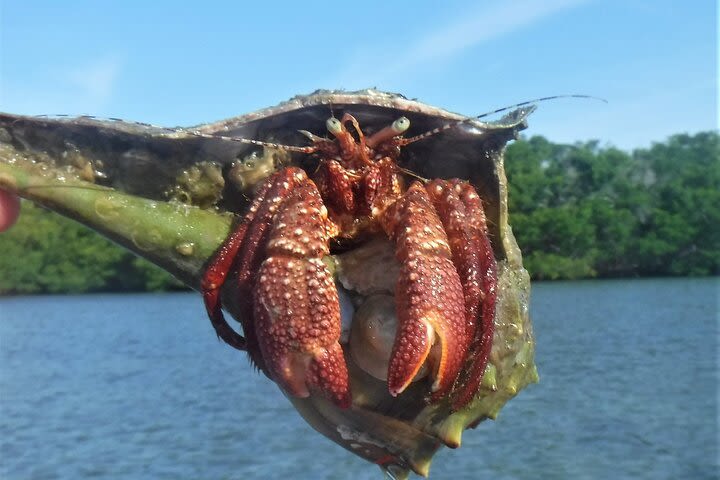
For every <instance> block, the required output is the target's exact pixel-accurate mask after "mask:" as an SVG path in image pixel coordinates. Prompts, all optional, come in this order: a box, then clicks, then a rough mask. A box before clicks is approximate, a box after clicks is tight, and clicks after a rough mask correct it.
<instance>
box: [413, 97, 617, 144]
mask: <svg viewBox="0 0 720 480" xmlns="http://www.w3.org/2000/svg"><path fill="white" fill-rule="evenodd" d="M558 98H584V99H590V100H599V101H601V102H604V103H608V101H607V100H605V99H604V98H600V97H595V96H593V95H582V94H569V95H551V96H549V97H540V98H534V99H532V100H526V101H524V102H520V103H516V104H514V105H508V106H507V107H502V108H498V109H497V110H493V111H491V112H485V113H481V114H480V115H476V116H474V117H467V118H464V119H462V120H456V121H454V122H450V123H446V124H445V125H443V126H441V127H437V128H433V129H432V130H428V131H427V132H424V133H421V134H420V135H415V136H414V137H408V138H406V139H404V140H403V142H402V145H408V144H410V143H413V142H417V141H418V140H422V139H424V138H427V137H431V136H433V135H436V134H438V133H440V132H444V131H445V130H449V129H451V128H455V127H457V126H458V125H462V124H463V123H469V122H472V121H474V120H477V119H480V118H485V117H489V116H490V115H495V114H496V113H501V112H506V111H508V110H512V109H514V108H520V107H524V106H525V105H532V104H535V103H540V102H547V101H548V100H557V99H558Z"/></svg>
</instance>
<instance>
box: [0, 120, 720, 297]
mask: <svg viewBox="0 0 720 480" xmlns="http://www.w3.org/2000/svg"><path fill="white" fill-rule="evenodd" d="M505 166H506V170H507V174H508V180H509V183H510V198H509V202H510V220H511V223H512V226H513V232H514V233H515V236H516V237H517V240H518V243H519V245H520V247H521V248H522V250H523V253H524V258H525V266H526V267H527V269H528V270H529V271H530V273H531V275H532V276H533V277H534V278H536V279H575V278H590V277H611V276H638V275H717V274H718V273H720V207H718V206H719V205H720V138H719V136H718V134H717V133H716V132H704V133H699V134H696V135H675V136H672V137H670V138H669V139H668V140H667V141H666V142H663V143H658V144H655V145H653V146H652V147H651V148H649V149H642V150H636V151H634V152H633V153H631V154H629V153H626V152H623V151H620V150H618V149H615V148H612V147H608V148H605V147H601V146H599V145H598V143H597V142H587V143H581V144H576V145H558V144H554V143H551V142H549V141H548V140H547V139H545V138H542V137H532V138H530V139H527V140H520V141H518V142H515V143H514V144H512V145H510V146H509V147H508V150H507V155H506V161H505ZM180 287H181V285H180V284H179V282H177V281H176V280H175V279H173V278H172V277H170V276H169V275H168V274H167V273H165V272H164V271H163V270H161V269H160V268H158V267H156V266H154V265H152V264H150V263H149V262H147V261H145V260H143V259H140V258H138V257H135V256H134V255H133V254H131V253H128V252H126V251H125V250H122V249H121V248H119V247H117V246H115V245H114V244H112V243H111V242H109V241H108V240H105V239H104V238H102V237H100V236H99V235H97V234H95V233H93V232H91V231H90V230H88V229H86V228H85V227H83V226H81V225H79V224H77V223H75V222H72V221H70V220H67V219H65V218H62V217H60V216H58V215H55V214H52V213H50V212H47V211H45V210H43V209H41V208H38V207H35V206H33V205H32V204H30V203H28V202H24V203H23V212H22V215H21V218H20V221H19V222H18V224H17V225H16V226H15V227H13V228H12V229H10V231H8V232H6V233H3V234H1V235H0V294H25V293H59V292H95V291H145V290H149V291H157V290H167V289H174V288H180Z"/></svg>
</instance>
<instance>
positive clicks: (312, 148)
mask: <svg viewBox="0 0 720 480" xmlns="http://www.w3.org/2000/svg"><path fill="white" fill-rule="evenodd" d="M34 117H35V118H48V119H49V118H68V119H73V118H76V119H82V120H108V121H111V122H114V123H125V124H129V125H138V126H140V127H149V128H154V129H157V130H160V131H161V132H165V133H167V134H184V135H190V136H193V137H199V138H209V139H216V140H224V141H228V142H235V143H244V144H247V145H257V146H259V147H269V148H277V149H278V150H285V151H288V152H298V153H315V152H316V151H317V148H316V147H315V146H312V145H310V146H307V147H296V146H292V145H281V144H279V143H272V142H263V141H261V140H251V139H249V138H242V137H228V136H225V135H215V134H212V133H203V132H200V131H198V130H190V129H187V128H180V127H177V128H171V127H161V126H158V125H153V124H151V123H145V122H135V121H128V120H123V119H122V118H115V117H100V116H95V115H66V114H54V115H47V114H46V115H34Z"/></svg>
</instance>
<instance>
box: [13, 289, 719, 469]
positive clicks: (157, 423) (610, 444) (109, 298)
mask: <svg viewBox="0 0 720 480" xmlns="http://www.w3.org/2000/svg"><path fill="white" fill-rule="evenodd" d="M718 293H719V283H718V281H717V279H700V280H687V279H681V280H633V281H607V282H604V281H602V282H601V281H593V282H572V283H570V282H569V283H544V284H536V285H535V286H534V289H533V300H532V309H531V312H532V316H533V320H534V324H535V333H536V336H537V341H538V352H537V363H538V367H539V370H540V376H541V383H540V384H538V385H533V386H531V387H529V388H528V389H527V390H525V391H523V392H521V393H520V395H518V397H516V398H515V399H513V400H511V401H510V402H509V403H508V405H507V406H506V407H505V408H504V410H503V411H502V413H501V414H500V417H499V418H498V420H497V421H495V422H485V423H483V424H481V425H480V426H479V427H478V428H477V429H476V430H474V431H469V432H466V434H465V436H464V438H463V440H464V444H463V446H462V448H461V449H459V450H456V451H451V450H443V451H441V452H440V453H439V454H438V455H437V456H436V457H435V460H434V463H433V466H432V469H431V477H432V478H438V479H440V478H493V479H544V478H548V479H550V478H552V479H555V478H560V479H562V478H572V479H595V478H598V479H599V478H632V479H642V478H648V479H665V478H667V479H676V478H692V479H702V478H717V476H718V463H717V462H718V460H717V456H718V363H717V362H718V352H717V343H718V305H717V301H718V300H717V299H718ZM0 478H2V479H30V478H32V479H54V478H60V479H66V478H67V479H73V480H75V479H89V478H113V479H138V478H154V479H164V478H167V479H191V478H206V479H241V478H243V479H246V478H309V479H344V478H357V479H379V478H381V475H380V471H379V470H378V469H377V468H376V467H374V466H372V465H370V464H368V463H366V462H364V461H362V460H360V459H357V458H355V457H354V456H352V455H351V454H350V453H348V452H346V451H345V450H343V449H341V448H340V447H338V446H336V445H334V444H333V443H331V442H330V441H328V440H326V439H325V438H324V437H321V436H320V435H318V434H316V433H315V432H314V431H313V430H312V429H311V428H310V427H308V426H307V425H306V424H305V423H304V422H303V421H302V420H301V419H300V418H299V417H298V416H297V415H296V414H295V412H294V410H293V409H292V408H291V407H290V406H289V402H288V401H287V400H286V399H285V398H284V397H283V396H282V395H281V394H280V393H279V391H278V390H277V388H276V387H275V386H274V385H273V384H272V383H271V382H269V381H268V380H266V379H265V378H264V377H263V376H262V375H260V374H258V373H256V372H255V371H253V369H252V368H251V367H250V366H249V364H248V362H247V360H246V359H245V358H244V355H243V354H241V353H239V352H236V351H234V350H232V349H230V348H229V347H226V346H224V345H222V344H220V343H219V342H218V341H217V340H216V338H215V336H214V334H213V332H212V330H211V327H210V323H209V322H208V321H207V320H206V318H205V314H204V311H203V308H202V305H201V302H200V298H199V296H197V295H194V294H172V295H93V296H48V297H21V298H9V299H0Z"/></svg>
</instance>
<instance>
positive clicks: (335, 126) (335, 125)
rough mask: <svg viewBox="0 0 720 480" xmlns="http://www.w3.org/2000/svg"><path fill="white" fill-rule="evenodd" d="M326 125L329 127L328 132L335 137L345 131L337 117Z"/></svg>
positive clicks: (330, 119)
mask: <svg viewBox="0 0 720 480" xmlns="http://www.w3.org/2000/svg"><path fill="white" fill-rule="evenodd" d="M325 125H326V126H327V129H328V132H330V133H332V134H333V135H335V136H337V135H339V134H340V133H342V131H343V130H344V129H343V126H342V123H341V122H340V120H338V119H337V118H335V117H330V118H328V119H327V121H326V122H325Z"/></svg>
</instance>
